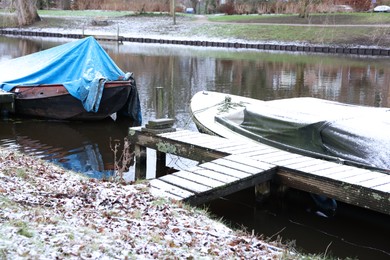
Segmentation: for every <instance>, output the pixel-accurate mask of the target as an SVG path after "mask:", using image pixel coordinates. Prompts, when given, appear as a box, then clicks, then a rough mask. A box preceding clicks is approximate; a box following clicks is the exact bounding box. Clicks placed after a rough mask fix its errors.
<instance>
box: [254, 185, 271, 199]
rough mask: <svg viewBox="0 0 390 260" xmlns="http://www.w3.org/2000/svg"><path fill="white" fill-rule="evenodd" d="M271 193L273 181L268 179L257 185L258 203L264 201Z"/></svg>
mask: <svg viewBox="0 0 390 260" xmlns="http://www.w3.org/2000/svg"><path fill="white" fill-rule="evenodd" d="M270 195H271V183H270V181H266V182H263V183H259V184H256V185H255V196H256V202H257V203H260V204H262V203H264V202H265V201H266V200H267V199H268V198H269V197H270Z"/></svg>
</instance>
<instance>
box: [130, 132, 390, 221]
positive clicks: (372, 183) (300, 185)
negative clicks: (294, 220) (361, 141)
mask: <svg viewBox="0 0 390 260" xmlns="http://www.w3.org/2000/svg"><path fill="white" fill-rule="evenodd" d="M129 139H130V141H131V142H132V143H134V144H136V146H139V147H143V148H145V147H148V148H152V149H155V150H156V151H159V152H162V153H163V154H165V153H171V154H175V155H178V156H180V157H185V158H188V159H191V160H195V161H199V162H201V164H200V165H198V166H197V167H194V168H192V169H189V170H185V171H179V172H177V173H174V174H172V175H166V176H163V177H160V178H158V179H154V180H152V181H151V186H152V190H153V192H156V193H158V194H165V196H168V197H172V198H176V199H180V200H184V201H187V202H189V203H191V204H198V203H202V202H205V201H207V200H209V199H212V198H217V197H220V196H225V195H227V194H230V193H233V192H236V191H238V190H240V189H245V188H247V187H250V186H254V185H256V184H260V183H262V182H265V181H268V180H272V181H276V182H279V183H280V184H283V185H286V186H289V187H293V188H296V189H300V190H304V191H307V192H312V193H316V194H321V195H325V196H327V197H330V198H334V199H336V200H338V201H342V202H345V203H348V204H352V205H355V206H359V207H363V208H368V209H371V210H374V211H377V212H381V213H384V214H390V175H389V174H387V173H383V172H376V171H372V170H368V169H362V168H356V167H352V166H346V165H343V164H339V163H336V162H330V161H325V160H320V159H314V158H311V157H306V156H302V155H299V154H294V153H290V152H287V151H283V150H279V149H276V148H273V147H270V146H267V145H263V144H257V143H249V142H241V141H237V140H227V139H225V138H221V137H216V136H211V135H207V134H202V133H198V132H193V131H188V130H179V131H176V132H170V133H162V134H157V135H154V134H151V133H147V132H144V131H142V130H141V128H131V129H130V133H129ZM162 147H163V149H161V148H162ZM143 148H142V149H143ZM142 149H140V148H138V151H140V150H142ZM145 149H146V148H145ZM222 162H225V164H224V163H222ZM226 162H229V163H226ZM136 164H146V161H145V160H142V159H141V158H140V154H136ZM142 168H143V167H140V168H139V169H142ZM249 169H250V172H247V170H249ZM136 174H137V173H136ZM138 175H139V174H138Z"/></svg>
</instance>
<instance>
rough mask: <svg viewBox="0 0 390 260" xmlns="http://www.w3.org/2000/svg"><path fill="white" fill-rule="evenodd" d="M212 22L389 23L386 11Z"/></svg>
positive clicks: (216, 19)
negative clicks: (305, 17) (304, 17)
mask: <svg viewBox="0 0 390 260" xmlns="http://www.w3.org/2000/svg"><path fill="white" fill-rule="evenodd" d="M208 19H209V20H210V21H213V22H252V23H279V24H329V25H331V24H335V25H341V24H354V25H359V24H360V25H361V24H390V19H389V14H388V13H324V14H310V17H309V18H307V19H303V18H300V17H298V14H271V15H212V16H209V18H208Z"/></svg>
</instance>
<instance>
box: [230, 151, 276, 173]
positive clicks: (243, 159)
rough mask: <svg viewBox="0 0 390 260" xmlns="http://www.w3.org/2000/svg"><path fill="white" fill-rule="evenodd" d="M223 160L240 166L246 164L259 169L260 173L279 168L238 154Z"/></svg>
mask: <svg viewBox="0 0 390 260" xmlns="http://www.w3.org/2000/svg"><path fill="white" fill-rule="evenodd" d="M223 159H225V160H229V161H233V162H236V163H239V164H245V165H248V166H251V167H254V168H257V169H259V171H264V170H270V169H272V168H275V167H277V166H276V165H274V164H270V163H266V162H261V161H256V160H252V159H250V158H247V157H244V156H241V155H237V154H234V155H229V156H225V157H223Z"/></svg>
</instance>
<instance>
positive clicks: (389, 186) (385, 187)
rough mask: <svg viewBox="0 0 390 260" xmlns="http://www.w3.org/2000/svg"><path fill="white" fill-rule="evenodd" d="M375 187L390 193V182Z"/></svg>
mask: <svg viewBox="0 0 390 260" xmlns="http://www.w3.org/2000/svg"><path fill="white" fill-rule="evenodd" d="M375 189H376V190H379V191H383V192H387V193H389V192H390V184H383V185H379V186H375Z"/></svg>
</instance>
